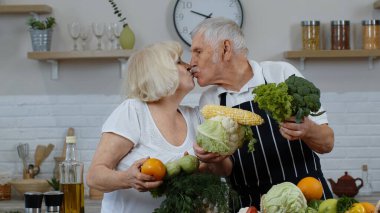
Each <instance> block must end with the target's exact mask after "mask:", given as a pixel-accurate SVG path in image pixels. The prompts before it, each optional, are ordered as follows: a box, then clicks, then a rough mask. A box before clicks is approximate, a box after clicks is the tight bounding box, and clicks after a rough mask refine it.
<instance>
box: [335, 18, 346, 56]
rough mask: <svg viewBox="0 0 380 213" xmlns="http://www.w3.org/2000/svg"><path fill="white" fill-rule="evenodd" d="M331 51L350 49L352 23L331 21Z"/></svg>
mask: <svg viewBox="0 0 380 213" xmlns="http://www.w3.org/2000/svg"><path fill="white" fill-rule="evenodd" d="M331 49H332V50H349V49H350V21H347V20H336V21H331Z"/></svg>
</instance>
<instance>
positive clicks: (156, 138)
mask: <svg viewBox="0 0 380 213" xmlns="http://www.w3.org/2000/svg"><path fill="white" fill-rule="evenodd" d="M179 110H180V112H181V113H182V115H183V117H184V118H185V120H186V124H187V136H186V139H185V141H184V143H183V144H182V145H181V146H174V145H172V144H170V143H169V142H167V141H166V140H165V138H164V137H163V135H162V134H161V133H160V131H159V129H158V127H157V126H156V125H155V123H154V120H153V118H152V115H151V113H150V111H149V108H148V105H147V104H146V103H145V102H141V101H139V100H135V99H128V100H125V101H124V102H123V103H122V104H120V105H119V106H118V107H117V108H116V109H115V110H114V111H113V112H112V114H111V115H110V116H109V117H108V119H107V120H106V122H105V123H104V125H103V129H102V132H112V133H115V134H118V135H120V136H123V137H125V138H128V139H129V140H130V141H131V142H132V143H134V147H133V149H132V150H131V151H130V152H129V153H128V155H126V156H125V157H124V158H123V159H122V160H121V161H120V162H119V164H118V165H117V167H116V170H119V171H124V170H127V169H128V168H129V167H130V166H131V165H132V164H133V163H134V162H135V161H136V160H139V159H141V158H145V157H148V156H149V157H151V158H158V159H160V160H161V161H162V162H164V163H166V162H168V161H172V160H175V159H178V158H180V157H182V156H183V154H184V152H185V151H187V152H189V153H190V154H193V155H194V151H193V143H194V142H195V136H196V127H197V126H198V124H199V123H200V121H201V117H200V114H199V110H198V107H196V108H191V107H187V106H180V108H179ZM163 199H164V198H163V197H161V198H159V199H155V198H152V196H151V194H150V192H139V191H137V190H136V189H133V188H131V189H121V190H116V191H113V192H109V193H105V194H104V198H103V201H102V210H101V212H102V213H111V212H118V213H135V212H138V213H151V212H153V210H154V209H155V208H158V207H159V206H160V204H161V202H162V201H163Z"/></svg>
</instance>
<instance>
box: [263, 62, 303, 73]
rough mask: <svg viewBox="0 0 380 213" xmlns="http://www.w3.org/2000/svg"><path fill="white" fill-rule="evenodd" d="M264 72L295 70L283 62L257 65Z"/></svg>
mask: <svg viewBox="0 0 380 213" xmlns="http://www.w3.org/2000/svg"><path fill="white" fill-rule="evenodd" d="M259 64H260V66H261V67H262V68H263V70H264V71H266V70H268V71H273V70H289V69H290V70H297V69H296V68H295V67H294V66H293V65H291V64H290V63H288V62H285V61H262V62H260V63H259Z"/></svg>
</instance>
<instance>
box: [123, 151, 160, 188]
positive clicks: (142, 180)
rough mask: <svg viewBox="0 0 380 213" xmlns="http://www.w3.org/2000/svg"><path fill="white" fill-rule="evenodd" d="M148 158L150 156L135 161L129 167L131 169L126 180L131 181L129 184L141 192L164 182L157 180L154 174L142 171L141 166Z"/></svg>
mask: <svg viewBox="0 0 380 213" xmlns="http://www.w3.org/2000/svg"><path fill="white" fill-rule="evenodd" d="M147 159H149V157H148V158H142V159H140V160H137V161H135V162H134V163H133V164H132V166H131V167H129V169H128V170H127V171H126V175H127V179H126V181H127V182H129V185H130V186H131V187H132V188H134V189H136V190H138V191H140V192H146V191H149V190H151V189H154V188H157V187H158V186H159V185H161V184H162V181H156V180H155V178H154V177H153V176H150V175H146V174H143V173H141V172H140V170H141V166H142V165H143V163H144V162H145V161H146V160H147Z"/></svg>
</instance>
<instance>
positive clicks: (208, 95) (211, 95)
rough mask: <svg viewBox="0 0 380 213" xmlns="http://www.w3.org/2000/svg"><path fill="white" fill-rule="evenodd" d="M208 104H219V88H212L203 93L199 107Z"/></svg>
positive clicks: (214, 86)
mask: <svg viewBox="0 0 380 213" xmlns="http://www.w3.org/2000/svg"><path fill="white" fill-rule="evenodd" d="M206 104H218V86H216V85H213V86H210V87H209V88H207V89H206V90H205V91H203V92H202V95H201V98H200V100H199V106H200V107H203V106H204V105H206Z"/></svg>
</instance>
